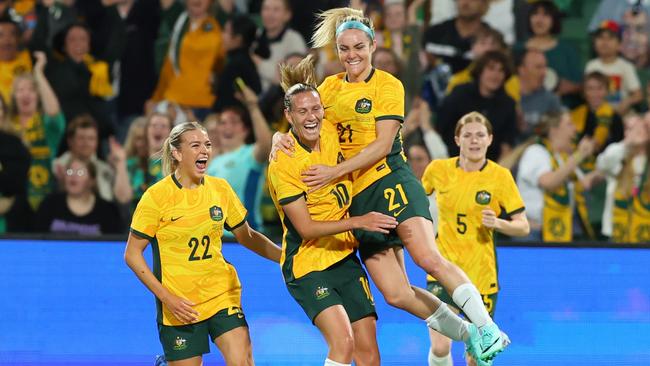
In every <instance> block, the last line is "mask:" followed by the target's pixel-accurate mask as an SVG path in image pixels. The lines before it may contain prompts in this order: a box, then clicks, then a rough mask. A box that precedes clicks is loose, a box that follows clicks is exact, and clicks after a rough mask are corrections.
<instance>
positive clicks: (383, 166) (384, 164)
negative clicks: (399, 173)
mask: <svg viewBox="0 0 650 366" xmlns="http://www.w3.org/2000/svg"><path fill="white" fill-rule="evenodd" d="M385 167H386V163H381V165H380V166H378V167H377V168H376V169H375V170H377V171H381V170H383V169H384V168H385Z"/></svg>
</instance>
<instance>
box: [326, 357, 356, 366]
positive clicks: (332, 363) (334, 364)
mask: <svg viewBox="0 0 650 366" xmlns="http://www.w3.org/2000/svg"><path fill="white" fill-rule="evenodd" d="M325 366H352V364H351V363H340V362H336V361H332V360H330V359H329V358H326V359H325Z"/></svg>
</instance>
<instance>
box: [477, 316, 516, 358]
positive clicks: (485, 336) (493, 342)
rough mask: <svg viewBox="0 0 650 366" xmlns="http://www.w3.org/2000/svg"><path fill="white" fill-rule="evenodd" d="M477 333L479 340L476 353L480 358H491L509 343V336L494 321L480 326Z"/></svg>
mask: <svg viewBox="0 0 650 366" xmlns="http://www.w3.org/2000/svg"><path fill="white" fill-rule="evenodd" d="M479 333H480V334H481V341H480V344H479V346H478V348H477V349H476V353H478V354H479V357H480V358H481V359H482V360H491V359H492V358H494V356H495V355H496V354H497V353H499V352H501V351H503V350H504V349H505V348H506V347H507V346H508V345H509V344H510V338H508V336H507V335H506V334H505V333H503V332H502V331H500V330H499V327H498V326H497V325H496V324H495V323H492V324H488V325H484V326H482V327H481V329H479Z"/></svg>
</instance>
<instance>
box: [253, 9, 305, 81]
mask: <svg viewBox="0 0 650 366" xmlns="http://www.w3.org/2000/svg"><path fill="white" fill-rule="evenodd" d="M261 16H262V29H261V32H258V33H259V34H258V37H257V47H256V49H255V54H254V55H253V60H254V61H255V64H256V65H257V70H258V72H259V74H260V77H261V79H262V90H263V91H266V90H268V89H269V88H270V87H271V85H279V84H280V80H279V79H278V64H279V63H280V61H282V60H283V59H284V58H285V57H287V55H289V54H292V53H302V54H304V53H306V52H307V46H306V45H305V41H304V39H303V38H302V36H301V35H300V33H298V32H296V31H295V30H293V29H291V28H290V27H289V21H290V20H291V16H292V13H291V5H290V4H289V0H264V1H263V2H262V11H261Z"/></svg>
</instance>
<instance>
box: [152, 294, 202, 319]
mask: <svg viewBox="0 0 650 366" xmlns="http://www.w3.org/2000/svg"><path fill="white" fill-rule="evenodd" d="M160 301H162V302H163V304H165V306H167V309H169V311H171V312H172V314H174V316H175V317H176V319H178V320H180V321H181V322H182V323H183V324H189V323H192V322H195V321H197V320H198V319H199V318H198V317H199V313H198V312H197V311H196V310H194V309H193V308H192V306H194V303H193V302H191V301H190V300H187V299H184V298H182V297H178V296H176V295H174V294H172V293H170V294H168V295H167V296H166V297H165V298H163V299H160Z"/></svg>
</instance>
